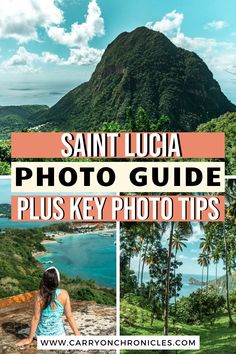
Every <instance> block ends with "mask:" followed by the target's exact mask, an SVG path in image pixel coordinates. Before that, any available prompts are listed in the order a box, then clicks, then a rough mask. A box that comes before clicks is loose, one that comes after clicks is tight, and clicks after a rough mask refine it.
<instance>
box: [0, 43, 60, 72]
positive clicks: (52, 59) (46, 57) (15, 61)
mask: <svg viewBox="0 0 236 354" xmlns="http://www.w3.org/2000/svg"><path fill="white" fill-rule="evenodd" d="M61 62H62V59H60V58H59V56H58V55H57V54H53V53H50V52H43V53H42V55H39V54H36V53H32V52H29V51H28V50H27V49H26V48H25V47H22V46H21V47H19V48H18V50H17V52H16V53H15V54H14V55H13V56H12V57H10V58H9V59H8V60H5V61H4V62H2V64H1V68H3V69H7V70H14V71H20V72H35V71H38V70H39V68H38V67H37V66H35V64H36V63H56V64H60V63H61Z"/></svg>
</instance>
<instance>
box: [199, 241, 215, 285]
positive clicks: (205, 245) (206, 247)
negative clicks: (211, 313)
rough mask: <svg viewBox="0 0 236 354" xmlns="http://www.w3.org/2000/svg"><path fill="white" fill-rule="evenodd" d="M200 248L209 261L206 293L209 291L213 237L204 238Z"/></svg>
mask: <svg viewBox="0 0 236 354" xmlns="http://www.w3.org/2000/svg"><path fill="white" fill-rule="evenodd" d="M200 248H201V249H202V252H203V253H204V254H205V255H206V259H207V267H206V268H207V278H206V291H208V282H209V266H210V253H211V250H212V235H211V234H208V236H207V237H206V236H204V237H202V238H201V243H200Z"/></svg>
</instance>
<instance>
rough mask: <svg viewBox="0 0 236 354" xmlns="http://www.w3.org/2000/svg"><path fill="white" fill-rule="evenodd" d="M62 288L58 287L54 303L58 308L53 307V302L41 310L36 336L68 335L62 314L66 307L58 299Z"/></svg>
mask: <svg viewBox="0 0 236 354" xmlns="http://www.w3.org/2000/svg"><path fill="white" fill-rule="evenodd" d="M60 291H61V290H60V289H56V291H55V297H54V301H53V302H54V303H55V304H56V306H57V308H55V309H52V304H49V305H48V307H46V309H44V310H43V311H42V312H41V317H40V320H39V324H38V327H37V329H36V336H64V335H66V332H65V328H64V323H63V319H62V315H63V313H64V307H63V306H62V304H60V302H59V301H58V300H57V297H58V295H59V294H60Z"/></svg>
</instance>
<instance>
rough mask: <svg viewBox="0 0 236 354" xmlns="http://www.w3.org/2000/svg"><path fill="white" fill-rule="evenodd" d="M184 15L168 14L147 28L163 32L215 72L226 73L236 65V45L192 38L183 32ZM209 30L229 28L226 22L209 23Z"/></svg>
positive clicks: (210, 39) (150, 23) (203, 38)
mask: <svg viewBox="0 0 236 354" xmlns="http://www.w3.org/2000/svg"><path fill="white" fill-rule="evenodd" d="M183 20H184V15H183V14H181V13H179V12H177V11H176V10H174V11H172V12H170V13H167V14H166V15H165V16H164V17H163V18H162V19H161V20H160V21H157V22H155V23H153V22H148V23H147V24H146V26H147V27H148V28H151V29H153V30H156V31H161V32H163V33H164V34H166V35H167V36H168V38H169V39H170V40H171V41H172V42H173V43H174V44H175V45H176V46H178V47H181V48H185V49H188V50H190V51H194V52H197V53H198V54H199V55H200V56H201V57H202V58H203V59H204V60H205V61H206V63H207V64H208V65H209V66H210V69H211V70H213V71H220V72H225V71H226V70H230V69H231V68H232V67H233V66H235V63H236V44H235V43H234V42H230V41H218V40H217V39H215V38H206V37H190V36H187V35H186V34H185V33H183V32H182V30H181V26H182V23H183ZM207 26H208V28H214V29H221V28H223V27H226V26H228V24H227V23H226V22H225V21H213V22H209V23H208V25H207Z"/></svg>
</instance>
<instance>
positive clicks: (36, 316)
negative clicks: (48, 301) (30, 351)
mask: <svg viewBox="0 0 236 354" xmlns="http://www.w3.org/2000/svg"><path fill="white" fill-rule="evenodd" d="M40 304H41V301H40V298H39V296H36V298H35V301H34V313H33V317H32V320H31V326H30V333H29V336H28V337H27V338H25V339H22V340H21V341H20V342H19V343H17V344H16V346H17V347H21V346H23V345H27V344H30V343H31V342H32V340H33V338H34V335H35V331H36V329H37V326H38V323H39V320H40V315H41V306H40Z"/></svg>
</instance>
